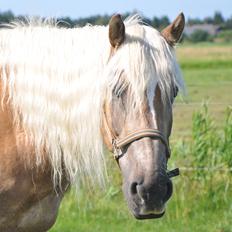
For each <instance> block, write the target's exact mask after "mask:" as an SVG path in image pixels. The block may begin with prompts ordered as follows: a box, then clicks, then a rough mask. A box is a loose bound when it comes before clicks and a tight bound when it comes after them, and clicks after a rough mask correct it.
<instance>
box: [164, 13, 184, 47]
mask: <svg viewBox="0 0 232 232" xmlns="http://www.w3.org/2000/svg"><path fill="white" fill-rule="evenodd" d="M184 26H185V17H184V14H183V13H180V14H179V15H178V16H177V18H176V19H175V20H174V22H173V23H171V24H170V25H169V26H167V27H166V28H164V29H163V31H162V32H161V34H162V36H163V37H164V38H165V39H166V41H167V42H168V43H169V44H170V45H171V46H173V45H175V44H176V43H177V42H178V41H179V39H180V37H181V35H182V32H183V30H184Z"/></svg>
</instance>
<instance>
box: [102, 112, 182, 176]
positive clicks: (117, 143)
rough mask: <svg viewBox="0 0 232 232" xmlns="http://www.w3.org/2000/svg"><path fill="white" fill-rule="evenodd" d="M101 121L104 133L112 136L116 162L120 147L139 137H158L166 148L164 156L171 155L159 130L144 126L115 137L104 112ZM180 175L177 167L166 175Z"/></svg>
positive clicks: (119, 154)
mask: <svg viewBox="0 0 232 232" xmlns="http://www.w3.org/2000/svg"><path fill="white" fill-rule="evenodd" d="M103 122H104V123H105V127H106V128H105V129H106V133H107V134H108V136H110V137H113V139H112V146H113V154H114V159H115V160H116V161H117V162H118V160H119V158H120V157H122V156H123V152H122V149H123V148H124V147H125V146H127V145H129V144H131V143H133V142H134V141H136V140H138V139H141V138H145V137H148V138H152V139H159V140H160V141H161V142H162V143H163V144H164V146H165V148H166V157H167V159H168V158H169V157H170V155H171V150H170V147H169V143H168V141H167V139H166V138H165V137H164V136H163V134H162V132H161V131H159V130H158V129H150V128H146V129H139V130H135V131H134V132H132V133H129V134H128V135H127V136H125V137H124V138H121V139H120V138H117V137H116V135H115V134H114V133H113V131H112V130H111V129H110V127H109V125H108V122H107V119H106V115H105V112H104V113H103ZM178 175H180V171H179V168H175V169H173V170H171V171H168V172H167V176H168V178H173V177H175V176H178Z"/></svg>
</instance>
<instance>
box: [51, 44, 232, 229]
mask: <svg viewBox="0 0 232 232" xmlns="http://www.w3.org/2000/svg"><path fill="white" fill-rule="evenodd" d="M177 57H178V60H179V62H180V64H181V68H182V72H183V75H184V79H185V81H186V86H187V92H188V93H187V95H186V96H179V97H178V98H177V99H176V102H175V104H174V124H173V131H172V137H171V140H170V141H171V147H172V151H173V153H172V157H171V160H170V161H169V167H170V169H171V168H174V167H180V170H181V176H179V177H177V178H175V179H174V181H173V182H174V194H173V197H172V198H171V200H170V201H169V202H168V204H167V212H166V214H165V216H164V217H163V218H161V219H158V220H147V221H137V220H135V219H134V218H133V217H132V216H131V215H130V213H129V211H128V209H127V206H126V203H125V201H124V199H123V196H122V192H121V178H120V173H119V169H118V167H117V165H116V164H115V163H114V161H113V159H112V157H111V156H110V155H108V154H107V155H108V167H109V168H108V173H109V180H110V182H111V184H108V186H107V187H106V189H105V190H104V191H99V190H96V191H95V192H94V194H93V193H90V192H81V191H79V193H78V198H76V196H75V193H74V191H72V190H71V191H70V192H69V193H68V194H67V195H66V196H65V198H64V200H63V202H62V205H61V208H60V211H59V215H58V218H57V222H56V224H55V226H54V227H53V228H52V229H51V230H50V231H51V232H75V231H78V232H81V231H85V232H88V231H93V232H95V231H99V232H100V231H101V232H104V231H112V232H114V231H122V232H124V231H125V232H127V231H129V232H130V231H133V232H136V231H162V232H166V231H167V232H192V231H193V232H195V231H199V232H201V231H204V232H208V231H210V232H232V44H197V45H191V44H184V45H180V46H179V47H177Z"/></svg>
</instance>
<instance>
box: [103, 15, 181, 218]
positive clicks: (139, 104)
mask: <svg viewBox="0 0 232 232" xmlns="http://www.w3.org/2000/svg"><path fill="white" fill-rule="evenodd" d="M184 24H185V20H184V15H183V14H180V15H179V16H178V17H177V18H176V19H175V20H174V22H173V23H172V24H170V25H169V26H168V27H166V28H165V29H164V30H163V31H162V32H161V33H159V32H157V31H155V30H154V29H153V28H150V27H147V26H141V27H143V28H137V29H133V33H130V28H127V27H125V25H124V23H123V21H122V19H121V17H120V15H115V16H113V17H112V18H111V20H110V23H109V41H110V44H111V55H110V58H109V64H108V66H109V70H110V71H109V73H110V74H109V75H111V76H114V77H113V78H112V81H111V83H110V84H109V88H108V93H107V98H106V99H105V102H104V113H103V120H102V128H101V129H102V134H103V139H104V142H105V144H106V145H107V147H108V149H109V150H110V151H112V152H113V153H114V155H115V158H116V160H117V162H118V165H119V167H120V169H121V173H122V177H123V192H124V195H125V198H126V201H127V203H128V206H129V208H130V210H131V212H132V214H133V215H134V216H135V217H136V218H137V219H147V218H158V217H161V216H162V215H163V214H164V212H165V203H166V202H167V201H168V199H169V198H170V197H171V195H172V191H173V187H172V182H171V180H170V178H169V176H168V174H167V161H168V158H169V156H170V150H169V142H168V141H169V136H170V134H171V129H172V103H173V101H174V98H175V97H176V95H177V91H178V88H179V85H180V83H179V82H178V78H179V77H178V75H179V68H178V65H177V63H176V60H175V55H174V48H173V47H174V45H175V44H176V43H177V42H178V40H179V39H180V37H181V34H182V32H183V29H184ZM125 28H126V29H125ZM127 30H128V31H127ZM153 34H155V37H154V40H156V41H153V40H152V35H153ZM141 35H142V36H141ZM158 40H159V41H158ZM127 53H131V54H130V56H128V54H127ZM128 57H129V58H128ZM127 58H128V59H127ZM157 59H158V60H157ZM119 60H120V61H121V63H120V61H119Z"/></svg>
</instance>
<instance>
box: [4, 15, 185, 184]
mask: <svg viewBox="0 0 232 232" xmlns="http://www.w3.org/2000/svg"><path fill="white" fill-rule="evenodd" d="M125 26H126V40H125V42H124V43H123V44H122V46H121V47H120V48H119V50H118V51H117V52H116V54H114V56H113V57H111V59H110V61H109V56H110V43H109V41H108V27H105V26H86V27H83V28H75V29H61V28H57V27H56V26H52V25H49V24H42V25H33V24H29V25H27V26H19V25H18V26H15V27H14V28H13V29H1V31H0V67H1V72H2V73H1V77H2V78H3V83H4V86H5V91H9V93H7V94H5V96H8V95H9V101H10V102H11V104H12V107H13V109H14V115H15V120H16V123H17V124H20V125H21V126H22V127H23V128H24V130H25V131H26V132H27V135H28V138H29V139H30V142H31V143H33V144H34V145H35V147H36V157H37V164H39V163H41V162H42V157H41V149H43V148H44V147H45V148H46V149H47V151H49V158H50V161H51V164H52V167H53V170H54V183H57V181H59V180H60V179H61V175H62V173H63V171H62V170H63V167H65V170H66V173H67V174H68V177H69V178H70V181H71V182H72V183H73V184H78V183H79V182H82V181H86V179H88V180H91V181H92V182H93V183H96V182H97V181H98V182H100V183H103V182H104V176H105V173H106V172H105V159H104V155H103V141H102V137H101V133H100V127H101V115H102V105H103V101H104V100H105V99H106V97H107V96H108V95H106V93H107V92H108V93H110V92H112V90H113V89H115V86H117V85H118V80H119V77H120V75H121V73H122V71H123V72H124V73H125V76H126V80H123V83H121V84H120V87H119V88H118V91H121V90H122V88H124V87H125V86H129V87H130V89H131V93H132V94H131V95H132V97H131V99H133V101H134V103H135V105H137V106H138V105H139V103H140V102H142V98H143V96H144V94H143V93H144V91H145V90H146V88H147V86H148V85H149V83H150V82H151V81H153V80H154V79H155V80H156V81H157V83H158V84H159V85H160V87H161V89H162V92H163V97H164V98H166V99H168V98H169V95H168V93H169V91H168V90H169V88H170V87H171V86H172V85H173V84H175V85H177V86H178V87H179V88H182V87H183V81H182V78H181V74H180V71H179V66H178V65H177V63H176V59H175V55H174V51H173V49H172V48H171V47H170V46H169V45H168V44H167V43H166V41H165V40H164V38H163V37H162V36H161V35H160V33H159V32H158V31H156V30H155V29H153V28H151V27H148V26H145V25H142V24H141V20H140V19H139V17H137V16H133V17H130V18H128V19H127V20H126V21H125ZM122 86H124V87H122ZM106 90H107V91H106Z"/></svg>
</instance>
